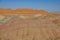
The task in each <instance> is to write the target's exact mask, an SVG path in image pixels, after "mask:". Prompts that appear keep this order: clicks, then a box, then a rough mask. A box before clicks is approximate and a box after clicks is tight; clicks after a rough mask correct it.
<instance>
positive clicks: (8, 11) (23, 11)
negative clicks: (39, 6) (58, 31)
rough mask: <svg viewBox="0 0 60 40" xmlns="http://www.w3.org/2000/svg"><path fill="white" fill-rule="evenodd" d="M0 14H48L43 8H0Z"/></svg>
mask: <svg viewBox="0 0 60 40" xmlns="http://www.w3.org/2000/svg"><path fill="white" fill-rule="evenodd" d="M0 14H3V15H6V14H7V15H10V14H12V15H15V14H16V15H19V14H28V15H30V14H48V12H47V11H45V10H33V9H26V8H24V9H16V10H12V9H2V8H1V9H0Z"/></svg>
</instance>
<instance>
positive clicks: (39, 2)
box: [0, 0, 60, 12]
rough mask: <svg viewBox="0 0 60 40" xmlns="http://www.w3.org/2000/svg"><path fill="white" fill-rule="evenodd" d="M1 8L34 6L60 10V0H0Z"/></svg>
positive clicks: (48, 9)
mask: <svg viewBox="0 0 60 40" xmlns="http://www.w3.org/2000/svg"><path fill="white" fill-rule="evenodd" d="M0 8H12V9H16V8H33V9H43V10H47V11H51V12H60V0H0Z"/></svg>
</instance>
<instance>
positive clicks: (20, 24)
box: [0, 13, 60, 40]
mask: <svg viewBox="0 0 60 40" xmlns="http://www.w3.org/2000/svg"><path fill="white" fill-rule="evenodd" d="M0 40H60V14H44V15H43V14H39V13H37V14H33V15H31V16H29V15H25V14H24V15H21V14H20V15H1V16H0Z"/></svg>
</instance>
